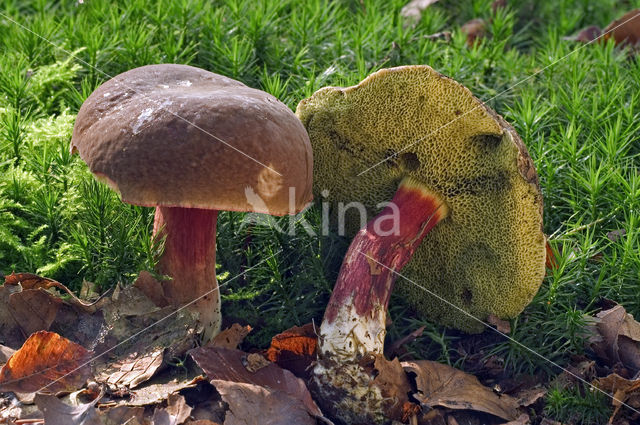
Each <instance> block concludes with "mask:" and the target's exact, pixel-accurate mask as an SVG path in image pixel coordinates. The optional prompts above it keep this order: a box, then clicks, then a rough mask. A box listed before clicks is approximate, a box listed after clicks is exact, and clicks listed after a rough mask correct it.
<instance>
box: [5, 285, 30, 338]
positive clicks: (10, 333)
mask: <svg viewBox="0 0 640 425" xmlns="http://www.w3.org/2000/svg"><path fill="white" fill-rule="evenodd" d="M21 290H22V289H21V288H20V287H19V286H15V285H3V286H0V342H1V343H2V344H4V345H7V346H9V347H11V348H19V347H20V346H21V345H22V344H23V343H24V341H25V335H24V334H23V333H22V329H20V325H19V324H18V322H16V320H15V319H14V318H13V315H12V314H11V311H10V310H9V297H10V296H11V295H12V294H15V293H17V292H20V291H21Z"/></svg>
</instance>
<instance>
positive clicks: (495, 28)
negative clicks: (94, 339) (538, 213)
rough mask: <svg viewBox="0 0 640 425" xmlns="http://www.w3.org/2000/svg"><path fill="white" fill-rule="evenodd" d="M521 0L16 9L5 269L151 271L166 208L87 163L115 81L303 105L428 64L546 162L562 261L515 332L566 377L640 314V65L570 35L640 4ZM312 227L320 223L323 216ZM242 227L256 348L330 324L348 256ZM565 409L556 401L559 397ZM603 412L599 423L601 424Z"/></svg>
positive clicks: (236, 217) (226, 248) (0, 176)
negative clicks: (187, 83)
mask: <svg viewBox="0 0 640 425" xmlns="http://www.w3.org/2000/svg"><path fill="white" fill-rule="evenodd" d="M508 3H509V7H508V8H507V9H504V10H501V11H499V12H498V13H497V15H495V16H494V17H493V18H492V19H491V16H492V11H491V1H489V0H469V1H459V2H458V1H447V0H442V1H441V2H440V3H438V4H436V5H433V6H431V7H430V8H428V9H427V10H426V11H425V12H424V14H423V16H422V19H421V20H420V21H419V23H418V24H417V25H416V26H415V27H411V26H405V25H403V20H402V18H401V16H400V10H401V8H402V6H404V4H405V1H404V0H334V1H330V0H304V1H302V0H300V1H294V0H283V1H275V0H273V1H267V0H227V1H213V2H211V1H206V0H176V1H169V0H158V1H148V0H131V1H126V2H125V1H119V2H112V1H106V0H84V3H82V4H79V3H75V2H72V1H64V2H60V1H56V2H54V1H50V0H34V1H17V0H13V1H11V0H5V1H1V2H0V4H2V6H1V8H0V10H1V13H2V14H3V15H0V272H2V273H7V274H8V273H10V272H12V271H16V272H37V273H40V274H43V275H46V276H48V277H51V278H54V279H57V280H59V281H61V282H62V283H64V284H66V285H68V286H70V287H71V288H73V289H74V290H78V289H79V288H80V286H81V284H82V281H83V280H88V281H92V282H95V283H96V284H98V285H99V287H100V288H102V289H103V290H104V289H106V288H108V287H111V286H113V285H114V284H116V282H124V283H127V282H131V281H132V280H133V279H134V278H135V276H136V274H137V272H138V271H139V270H141V269H151V268H152V267H153V263H154V258H155V255H156V254H157V247H155V246H154V245H153V244H152V243H151V239H150V235H151V226H152V223H153V211H152V210H151V209H148V208H141V207H136V206H131V205H126V204H123V203H121V202H120V200H119V199H118V197H117V195H115V194H114V193H112V192H111V191H110V190H109V189H108V188H107V187H106V186H104V185H102V184H100V183H97V182H96V181H95V180H94V179H93V178H92V177H91V174H90V173H89V172H88V170H87V168H86V166H85V164H84V163H83V162H82V161H81V160H80V158H78V157H76V156H72V155H70V153H69V139H70V135H71V130H72V127H73V122H74V118H75V114H76V113H77V111H78V109H79V107H80V105H81V104H82V102H83V101H84V99H86V97H87V96H88V95H89V94H90V93H91V92H92V91H93V90H94V89H95V88H96V87H97V86H98V85H100V83H102V82H103V81H105V80H106V79H108V78H110V77H111V76H114V75H116V74H118V73H121V72H123V71H126V70H128V69H131V68H134V67H137V66H141V65H145V64H152V63H185V64H191V65H194V66H198V67H202V68H204V69H207V70H210V71H213V72H216V73H220V74H224V75H227V76H229V77H232V78H235V79H238V80H240V81H242V82H244V83H246V84H247V85H249V86H251V87H256V88H260V89H262V90H265V91H268V92H270V93H272V94H273V95H275V96H276V97H278V98H279V99H281V100H282V101H283V102H285V103H286V104H287V105H289V106H290V107H291V108H292V109H295V107H296V105H297V103H298V102H299V101H300V100H301V99H303V98H305V97H307V96H310V95H311V94H312V93H313V92H314V91H315V90H317V89H319V88H321V87H323V86H327V85H353V84H356V83H357V82H359V81H360V80H361V79H363V78H364V77H365V76H367V75H368V74H370V73H371V72H373V71H375V70H377V69H380V68H384V67H391V66H397V65H405V64H428V65H431V66H432V67H433V68H435V69H436V70H438V71H440V72H442V73H444V74H446V75H448V76H450V77H452V78H454V79H456V80H458V81H459V82H461V83H462V84H464V85H466V86H467V87H468V88H469V89H471V91H472V92H473V93H474V94H475V95H476V96H477V97H479V98H480V99H482V100H485V101H488V103H489V104H490V106H492V107H493V108H494V109H495V110H496V111H498V112H499V113H500V114H502V115H503V116H504V117H505V118H506V119H507V120H508V121H510V122H511V123H512V124H513V125H514V126H515V128H516V129H517V131H518V132H519V134H520V135H521V136H522V138H523V140H524V141H525V143H526V144H527V146H528V148H529V150H530V153H531V156H532V157H533V159H534V161H535V163H536V166H537V169H538V173H539V175H540V179H541V184H542V189H543V193H544V197H545V211H544V212H545V232H546V233H547V234H550V235H552V240H551V244H552V246H553V248H554V249H555V250H557V251H558V252H559V257H558V260H559V267H558V269H557V270H555V271H553V272H551V273H550V274H549V276H548V277H547V278H546V279H545V282H544V284H543V286H542V288H541V290H540V292H539V294H538V296H537V297H536V299H535V300H534V302H533V303H532V304H531V305H530V306H529V307H528V308H527V310H526V311H525V312H524V314H523V315H521V316H520V317H519V318H517V319H515V320H514V321H512V328H513V332H512V336H513V337H514V338H515V339H516V340H518V341H520V342H522V343H523V344H525V345H526V346H529V347H533V348H535V349H536V350H537V351H538V352H539V353H540V354H542V355H543V356H545V357H547V358H549V359H551V360H553V361H556V362H558V363H559V364H562V365H565V364H567V363H568V361H569V359H570V355H571V354H579V353H581V352H582V351H583V339H584V338H585V325H586V319H585V314H588V313H590V312H592V311H594V310H595V309H596V308H597V306H598V303H599V302H600V301H601V300H602V299H603V298H607V299H611V300H614V301H616V302H619V303H621V304H623V305H624V306H625V308H626V309H627V310H628V311H629V312H630V313H632V314H634V315H635V316H636V317H637V318H640V247H639V243H638V241H639V230H638V228H639V225H640V160H639V155H640V142H639V140H638V139H639V134H640V133H639V130H640V107H639V106H640V103H639V102H640V63H639V62H638V61H637V60H636V59H635V58H633V57H630V55H629V53H628V51H625V50H620V49H616V48H614V46H613V44H612V43H598V44H593V45H589V46H585V47H583V48H580V49H579V50H578V51H576V52H575V53H573V54H570V53H571V52H572V51H573V50H574V49H576V48H577V47H580V46H581V45H578V44H575V43H573V42H570V41H566V40H563V37H564V36H568V35H571V34H574V33H576V32H577V31H578V30H579V29H581V28H582V27H585V26H588V25H599V26H601V27H604V26H606V25H607V24H608V23H609V22H610V21H611V20H612V19H615V18H618V17H620V16H621V15H622V14H623V13H624V12H626V11H628V10H631V9H632V8H634V7H639V6H640V1H637V0H635V1H614V0H600V1H597V2H593V1H586V0H556V1H533V0H528V1H525V0H513V1H509V2H508ZM472 18H484V19H486V20H487V21H489V20H491V23H490V24H489V27H488V30H489V36H488V37H487V38H486V39H484V40H483V41H482V42H481V43H480V44H478V45H476V46H474V47H472V48H469V47H467V46H466V45H465V36H464V35H463V34H462V33H461V32H460V26H461V25H462V24H463V23H464V22H466V21H468V20H469V19H472ZM14 21H15V22H14ZM441 31H451V32H452V34H453V37H452V39H451V41H450V42H446V41H443V40H438V39H432V38H429V37H428V36H429V35H431V34H434V33H437V32H441ZM567 55H568V56H567ZM565 56H566V57H565ZM556 61H558V62H557V63H556ZM547 66H548V68H546V67H547ZM541 70H543V72H541V73H540V74H538V75H536V76H534V77H531V78H528V77H529V76H531V75H532V74H534V73H536V72H538V71H541ZM507 89H508V91H505V90H507ZM496 95H499V96H497V97H496V98H495V99H494V96H496ZM179 166H180V164H179V160H177V161H176V167H179ZM305 218H306V219H307V220H308V221H309V222H310V223H312V225H313V226H314V227H315V228H316V229H319V227H320V217H319V209H318V208H314V209H311V210H310V211H308V212H307V213H306V214H305ZM242 220H243V215H242V214H238V213H222V214H221V215H220V218H219V224H218V226H219V234H218V262H219V279H220V282H221V284H223V285H224V286H223V287H222V289H221V292H222V296H223V300H224V314H225V315H226V316H227V317H228V318H230V319H237V320H241V321H245V322H249V323H251V324H252V325H253V326H254V327H255V328H256V332H255V333H254V334H253V335H252V336H251V338H250V339H249V344H255V345H264V344H266V343H268V341H269V338H270V336H271V335H273V334H274V333H276V332H278V331H281V330H283V329H285V328H287V327H289V326H292V325H301V324H304V323H306V322H309V321H311V320H312V319H315V320H316V322H317V321H319V320H320V319H321V317H322V312H323V309H324V306H325V305H326V302H327V300H328V294H329V293H330V290H331V287H332V285H333V282H334V279H335V276H336V274H337V271H338V268H339V264H340V261H341V256H342V254H343V253H344V251H345V249H346V242H345V241H343V240H341V239H340V238H338V237H336V236H329V237H326V238H322V239H321V238H314V237H311V236H308V235H307V234H306V233H305V232H304V230H303V229H302V228H301V227H300V225H299V224H298V229H297V232H296V235H293V236H292V235H289V234H282V233H278V232H275V231H274V230H272V229H270V228H268V227H266V226H243V225H242ZM279 220H280V222H281V225H283V226H285V227H286V226H287V225H288V219H287V218H284V219H279ZM609 232H614V233H613V234H609V236H608V233H609ZM273 254H275V255H273ZM265 258H268V260H267V261H265V262H264V263H262V264H260V265H259V266H257V267H255V268H253V269H251V270H250V271H249V272H247V273H246V274H245V275H244V276H242V277H241V278H239V279H235V280H233V281H229V280H230V279H231V278H232V277H234V276H236V275H238V274H239V273H242V272H243V271H245V270H247V268H249V267H251V266H253V265H255V264H257V263H258V262H260V261H261V260H263V259H265ZM227 281H229V283H228V284H225V282H227ZM391 317H392V319H393V320H394V324H393V326H392V327H391V329H390V337H391V338H393V339H396V338H398V337H400V336H402V335H405V334H407V333H409V332H411V331H413V330H414V329H416V328H417V327H419V326H422V325H426V326H427V331H426V332H425V335H424V336H423V337H420V338H418V340H417V341H416V342H415V343H413V344H412V345H411V350H412V352H413V353H414V354H415V355H417V356H420V357H423V358H431V359H439V360H441V361H445V362H452V361H455V362H456V363H457V365H458V366H460V367H464V360H465V357H464V355H463V354H461V353H460V351H459V348H458V345H457V344H456V342H457V341H458V340H459V339H460V338H461V335H460V334H458V333H456V332H454V331H451V330H446V329H443V328H441V327H439V326H437V325H435V324H431V323H427V322H424V321H422V320H421V319H420V318H417V317H415V315H414V314H412V312H411V311H410V309H409V308H408V306H407V304H406V301H405V300H402V299H398V297H396V298H395V299H394V300H393V301H392V306H391ZM487 353H493V354H498V355H500V356H501V357H502V358H504V360H505V364H506V367H507V368H508V369H509V370H513V371H514V372H519V371H527V372H535V371H544V372H548V373H550V374H555V373H557V372H558V371H557V370H554V369H553V367H552V366H551V365H550V364H549V363H548V362H547V361H545V360H543V359H541V358H540V357H538V356H535V355H533V354H531V353H530V352H528V351H526V350H524V349H523V348H521V347H519V346H518V345H516V344H514V343H513V342H509V341H507V340H500V339H498V340H495V339H493V340H492V343H491V345H490V346H488V347H487ZM558 394H559V395H558ZM558 394H556V395H557V397H556V399H557V400H556V401H557V403H556V404H557V405H558V406H561V407H560V408H559V412H560V413H557V415H559V417H562V415H563V414H564V413H566V414H567V415H571V414H572V413H571V410H572V409H567V408H566V406H567V405H570V402H569V401H567V400H574V401H575V397H573V396H572V395H571V394H566V393H558ZM572 397H573V398H572ZM558 400H559V401H558ZM548 403H549V405H550V406H555V404H553V394H551V395H550V396H549V397H548ZM567 403H569V404H567ZM602 403H603V402H602V400H595V401H594V402H593V403H592V404H590V406H591V405H593V406H596V407H594V408H593V409H595V410H593V409H592V410H593V412H591V411H589V412H591V413H593V414H596V415H597V414H599V413H598V412H600V411H601V408H602V406H603V404H602ZM605 404H606V403H605ZM573 410H574V411H575V409H573ZM587 410H588V409H587ZM563 412H564V413H563ZM591 413H589V414H591ZM585 423H587V422H585Z"/></svg>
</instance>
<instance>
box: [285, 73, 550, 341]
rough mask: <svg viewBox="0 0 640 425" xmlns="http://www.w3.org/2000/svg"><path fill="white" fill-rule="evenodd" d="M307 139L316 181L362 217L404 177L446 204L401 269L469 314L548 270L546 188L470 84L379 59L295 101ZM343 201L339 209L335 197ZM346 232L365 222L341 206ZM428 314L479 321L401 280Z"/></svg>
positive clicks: (511, 306) (525, 291)
mask: <svg viewBox="0 0 640 425" xmlns="http://www.w3.org/2000/svg"><path fill="white" fill-rule="evenodd" d="M296 113H297V115H298V117H300V119H301V121H302V122H303V124H304V125H305V127H306V128H307V131H308V132H309V137H310V139H311V143H312V146H313V149H314V157H315V160H314V175H315V178H314V192H315V193H318V194H322V195H323V196H324V195H327V196H326V197H325V199H326V200H327V201H328V202H330V203H331V205H332V206H333V209H332V211H333V218H334V223H333V224H334V226H335V225H336V223H337V222H338V220H336V219H335V217H336V216H337V215H339V214H341V213H344V211H342V212H341V211H340V208H338V207H337V206H338V205H339V203H341V202H342V203H343V205H344V203H347V202H352V201H359V202H362V203H363V204H364V205H365V207H366V208H367V210H368V211H367V212H368V214H369V216H373V215H374V214H375V213H376V212H377V210H376V208H378V207H377V206H378V204H379V203H380V202H383V201H387V200H389V199H391V197H392V196H393V194H394V191H395V190H396V188H397V187H398V182H399V181H400V180H401V179H402V178H404V177H405V176H412V177H414V178H415V179H416V180H418V181H420V182H422V183H423V184H424V185H425V186H426V187H428V188H429V189H430V190H432V191H433V192H434V193H436V194H438V195H439V196H441V198H442V199H443V201H444V202H445V203H446V205H447V206H448V209H449V215H448V217H447V218H446V219H444V220H442V221H441V222H440V223H439V224H438V225H437V226H436V227H435V228H434V229H433V230H432V231H431V232H430V233H429V234H428V235H427V236H426V237H425V239H424V241H423V242H422V244H421V245H420V246H419V247H418V248H417V250H416V252H415V254H414V256H413V259H412V260H411V261H410V262H409V263H408V264H407V266H406V267H405V269H404V272H403V275H404V276H407V277H408V278H409V279H411V280H412V281H414V282H416V283H417V284H419V285H422V286H424V287H425V288H426V289H428V290H430V291H433V292H435V293H437V294H439V295H440V296H441V297H442V298H444V299H445V300H448V301H450V302H451V303H453V304H455V305H456V306H458V307H460V308H462V309H463V310H465V311H467V312H468V313H470V314H472V315H474V316H476V317H479V318H481V319H485V318H486V317H487V316H488V315H489V314H494V315H496V316H499V317H502V318H509V317H514V316H515V315H517V314H518V313H520V312H521V311H522V309H523V308H524V307H525V306H526V305H527V304H528V303H529V302H530V301H531V299H532V298H533V296H534V295H535V293H536V292H537V290H538V288H539V286H540V284H541V282H542V279H543V277H544V274H545V237H544V234H543V233H542V195H541V192H540V189H539V186H538V177H537V175H536V172H535V169H534V166H533V162H532V160H531V158H530V157H529V154H528V153H527V149H526V147H525V146H524V144H523V143H522V141H521V140H520V138H519V137H518V135H517V134H516V132H515V130H514V129H513V128H512V127H511V126H510V125H509V124H508V123H506V122H505V121H504V120H503V119H502V117H500V116H499V115H497V114H496V113H495V112H493V111H492V110H491V109H490V108H488V107H487V106H486V105H484V104H483V103H482V102H481V101H479V100H478V99H477V98H475V97H474V96H473V95H472V94H471V92H470V91H469V90H468V89H467V88H465V87H463V86H462V85H460V84H458V83H457V82H456V81H454V80H452V79H450V78H447V77H445V76H443V75H441V74H439V73H438V72H436V71H434V70H433V69H431V68H430V67H428V66H404V67H398V68H391V69H384V70H381V71H378V72H376V73H375V74H372V75H370V76H369V77H368V78H366V79H365V80H364V81H362V82H361V83H360V84H358V85H357V86H354V87H349V88H340V87H327V88H323V89H321V90H319V91H317V92H316V93H315V94H314V95H313V96H312V97H310V98H308V99H305V100H303V101H302V102H300V104H299V105H298V109H297V111H296ZM343 209H344V208H343ZM344 215H345V216H346V217H345V222H346V224H347V232H348V233H349V234H354V233H355V231H357V229H358V228H359V227H360V226H361V224H360V223H361V220H360V216H359V214H358V211H357V210H356V209H353V208H351V209H347V210H346V213H345V214H344ZM398 287H399V290H400V291H401V292H403V293H405V294H406V295H407V298H408V299H409V300H410V301H411V302H412V303H413V304H414V306H415V307H416V308H417V309H418V310H419V311H420V312H421V313H423V314H424V315H425V316H427V317H429V318H431V319H433V320H436V321H439V322H440V323H442V324H446V325H450V326H455V327H457V328H460V329H463V330H467V331H479V330H481V328H482V326H481V325H480V324H479V323H478V322H477V321H474V320H472V319H470V318H469V317H468V316H466V315H464V314H462V313H460V312H459V311H457V310H456V309H454V308H452V307H451V306H450V305H448V304H446V303H443V302H441V301H439V300H438V299H436V298H435V297H433V296H432V295H430V294H429V293H427V292H425V291H424V290H422V289H420V288H418V287H416V286H415V285H412V284H409V283H407V282H404V281H403V280H402V279H401V280H400V284H399V285H398Z"/></svg>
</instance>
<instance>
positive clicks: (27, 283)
mask: <svg viewBox="0 0 640 425" xmlns="http://www.w3.org/2000/svg"><path fill="white" fill-rule="evenodd" d="M4 284H5V285H20V286H22V289H39V288H43V289H49V288H60V289H63V290H65V289H66V290H67V291H68V289H67V288H66V286H64V285H62V284H61V283H60V282H57V281H55V280H53V279H49V278H47V277H42V276H38V275H36V274H33V273H11V274H10V275H7V276H5V277H4Z"/></svg>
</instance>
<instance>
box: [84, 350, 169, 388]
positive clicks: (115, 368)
mask: <svg viewBox="0 0 640 425" xmlns="http://www.w3.org/2000/svg"><path fill="white" fill-rule="evenodd" d="M163 352H164V349H163V348H156V349H153V350H150V351H148V352H140V353H132V354H131V355H129V356H128V357H126V358H123V359H120V360H117V361H116V362H114V363H112V364H110V365H109V366H108V367H107V368H106V369H105V370H103V371H101V373H100V374H99V375H98V376H96V381H98V382H104V383H106V384H107V385H109V386H110V387H113V388H135V387H137V386H138V385H140V384H141V383H143V382H145V381H148V380H149V379H150V378H151V377H152V376H153V375H154V374H155V373H156V371H157V370H158V368H160V366H161V365H162V359H163V356H162V355H163Z"/></svg>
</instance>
